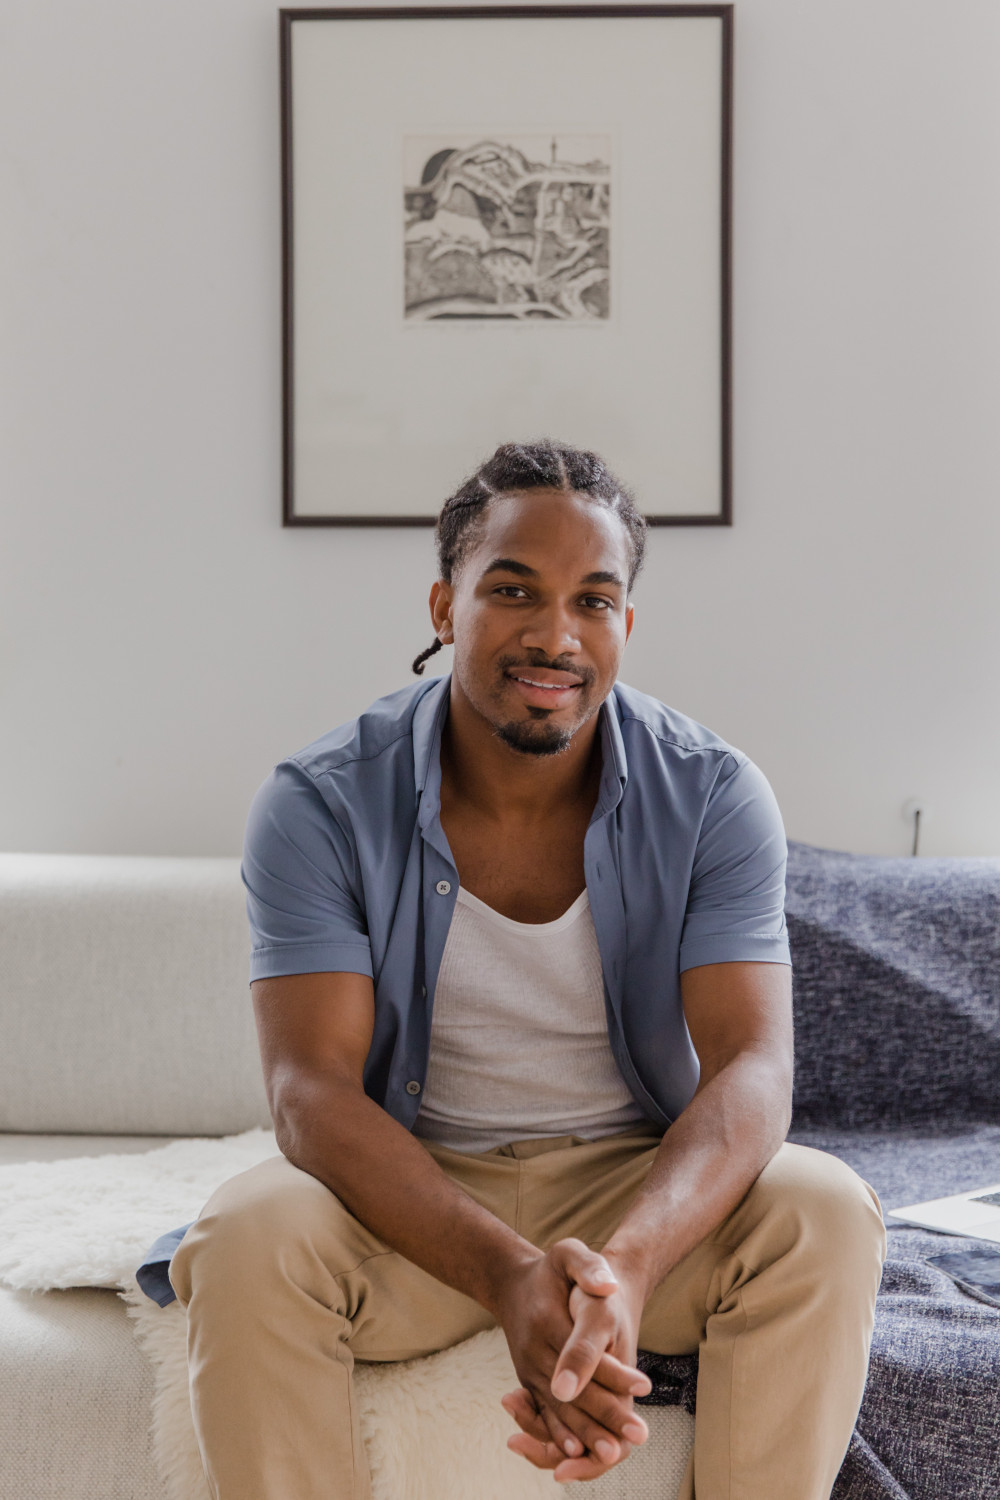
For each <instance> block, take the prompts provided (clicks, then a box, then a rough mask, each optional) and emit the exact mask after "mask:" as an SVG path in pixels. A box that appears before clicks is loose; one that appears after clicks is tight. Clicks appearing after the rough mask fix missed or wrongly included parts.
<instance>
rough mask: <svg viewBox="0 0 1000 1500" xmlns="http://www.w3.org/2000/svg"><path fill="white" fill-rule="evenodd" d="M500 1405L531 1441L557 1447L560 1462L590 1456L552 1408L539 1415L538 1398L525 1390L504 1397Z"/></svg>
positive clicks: (547, 1408)
mask: <svg viewBox="0 0 1000 1500" xmlns="http://www.w3.org/2000/svg"><path fill="white" fill-rule="evenodd" d="M500 1405H501V1406H502V1407H503V1409H504V1411H505V1412H506V1413H507V1414H508V1416H511V1417H513V1418H514V1421H515V1422H516V1423H517V1425H518V1427H520V1429H521V1431H522V1432H526V1433H527V1434H528V1436H529V1437H533V1438H538V1439H539V1440H540V1441H541V1442H543V1443H544V1442H552V1443H554V1444H555V1446H556V1447H557V1448H558V1450H559V1457H560V1458H565V1457H567V1456H568V1457H570V1458H580V1457H582V1455H583V1454H584V1453H585V1452H586V1449H585V1447H584V1445H583V1443H582V1442H581V1441H580V1439H579V1438H578V1437H576V1436H574V1434H573V1433H572V1432H570V1430H569V1428H568V1427H567V1426H566V1424H565V1422H563V1421H562V1420H561V1419H560V1418H559V1416H558V1415H557V1414H556V1413H555V1412H554V1411H553V1410H552V1408H551V1407H546V1408H545V1410H544V1411H543V1412H542V1413H539V1410H538V1407H537V1406H536V1404H535V1399H534V1397H533V1396H532V1394H531V1392H530V1391H529V1390H527V1389H525V1388H524V1387H523V1386H522V1388H521V1389H520V1390H518V1391H511V1392H510V1393H509V1395H506V1396H501V1398H500Z"/></svg>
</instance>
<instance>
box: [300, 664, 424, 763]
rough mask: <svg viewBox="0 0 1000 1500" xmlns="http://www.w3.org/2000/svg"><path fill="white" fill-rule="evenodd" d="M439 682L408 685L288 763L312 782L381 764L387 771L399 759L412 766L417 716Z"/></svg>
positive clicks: (374, 704) (306, 747) (307, 746)
mask: <svg viewBox="0 0 1000 1500" xmlns="http://www.w3.org/2000/svg"><path fill="white" fill-rule="evenodd" d="M440 682H441V678H439V677H432V678H429V679H427V680H426V681H421V682H413V683H408V684H407V685H406V687H402V688H398V689H397V690H396V692H394V693H388V694H386V696H385V697H384V698H378V699H376V701H375V702H374V703H373V704H372V705H371V707H370V708H367V709H365V711H364V713H362V714H359V715H358V717H357V718H356V719H349V720H348V721H347V722H346V723H344V724H338V725H337V727H336V728H335V729H330V730H328V731H327V733H326V734H324V735H321V736H320V738H319V739H317V740H313V741H312V743H311V744H309V745H306V746H305V747H304V748H303V749H301V750H297V751H295V753H294V754H292V755H289V756H286V758H285V764H292V765H295V766H298V767H299V769H300V770H302V771H305V772H306V774H307V775H308V776H311V777H312V778H313V780H319V779H320V778H322V777H324V776H326V775H328V774H331V773H335V772H349V771H350V769H351V768H352V767H357V768H359V769H360V768H364V767H368V768H371V769H375V770H377V769H378V767H379V766H380V765H381V766H384V768H385V769H386V770H387V771H388V770H389V769H390V767H391V766H392V765H393V764H394V763H395V761H396V760H397V759H399V758H403V759H404V760H405V761H407V762H409V764H412V740H413V719H414V715H415V713H416V711H417V709H418V707H419V705H420V703H421V702H422V701H423V699H424V698H425V697H426V696H427V694H428V693H430V692H433V691H434V689H435V688H436V687H437V686H438V685H439V683H440Z"/></svg>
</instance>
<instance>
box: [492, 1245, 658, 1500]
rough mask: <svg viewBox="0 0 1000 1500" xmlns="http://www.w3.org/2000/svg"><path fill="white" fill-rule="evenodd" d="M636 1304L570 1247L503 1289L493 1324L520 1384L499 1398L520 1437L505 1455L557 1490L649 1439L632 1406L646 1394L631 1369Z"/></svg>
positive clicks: (594, 1258) (601, 1261)
mask: <svg viewBox="0 0 1000 1500" xmlns="http://www.w3.org/2000/svg"><path fill="white" fill-rule="evenodd" d="M644 1300H645V1298H644V1293H642V1291H641V1290H640V1289H639V1288H638V1287H637V1286H636V1285H634V1284H633V1283H632V1282H631V1281H630V1280H629V1278H628V1277H627V1276H624V1275H623V1274H622V1273H621V1272H620V1271H615V1270H613V1269H612V1267H611V1265H610V1263H609V1261H608V1260H607V1259H605V1257H604V1256H602V1255H599V1254H598V1253H597V1252H596V1251H593V1250H590V1249H588V1248H587V1246H586V1245H584V1244H583V1242H582V1241H581V1240H575V1239H565V1240H560V1241H559V1242H558V1243H557V1244H555V1245H553V1247H552V1248H551V1250H549V1251H548V1252H547V1253H545V1254H542V1253H541V1252H539V1255H538V1259H537V1260H535V1261H533V1262H532V1263H530V1264H529V1266H528V1267H527V1269H521V1270H520V1271H519V1272H518V1274H517V1275H516V1276H514V1277H512V1278H511V1280H510V1282H509V1284H508V1285H507V1287H506V1288H505V1291H504V1295H503V1298H502V1301H501V1305H500V1309H499V1319H498V1320H499V1322H500V1324H501V1326H502V1327H503V1330H504V1333H505V1334H506V1336H507V1343H508V1346H509V1348H510V1352H511V1357H512V1358H513V1361H514V1368H515V1370H516V1371H517V1375H518V1379H519V1380H520V1381H521V1388H520V1389H519V1390H516V1391H512V1392H510V1393H509V1394H508V1395H506V1396H504V1397H503V1398H502V1403H501V1404H502V1405H503V1408H504V1410H505V1411H506V1412H508V1414H509V1415H510V1416H511V1417H513V1418H514V1421H515V1422H516V1423H517V1425H518V1427H520V1429H521V1431H520V1432H517V1433H515V1434H514V1435H513V1436H512V1437H511V1438H509V1439H508V1442H507V1446H508V1448H510V1449H511V1450H512V1452H514V1453H520V1454H521V1455H522V1456H523V1457H524V1458H526V1459H527V1460H528V1461H529V1463H532V1464H534V1465H535V1467H536V1468H539V1469H551V1470H552V1471H553V1478H554V1479H556V1480H558V1481H559V1482H560V1483H563V1484H567V1483H569V1482H570V1481H571V1480H578V1479H596V1478H597V1477H598V1476H599V1475H601V1474H604V1473H606V1472H607V1470H608V1469H610V1468H613V1467H614V1465H615V1464H617V1463H619V1462H620V1461H621V1460H622V1459H623V1458H626V1457H627V1456H628V1454H629V1453H630V1452H631V1451H632V1448H633V1447H636V1446H638V1445H639V1444H640V1443H644V1442H645V1441H646V1439H647V1437H648V1436H649V1429H648V1428H647V1426H646V1424H645V1422H644V1421H643V1420H642V1418H641V1417H640V1416H639V1415H638V1414H637V1413H636V1412H635V1410H634V1408H633V1405H632V1398H633V1396H646V1395H648V1394H649V1392H650V1390H651V1389H652V1386H651V1382H650V1380H649V1377H648V1376H646V1375H643V1374H642V1372H641V1371H640V1370H638V1369H637V1368H636V1366H635V1357H636V1348H637V1341H638V1335H639V1321H640V1319H641V1317H642V1309H643V1304H644Z"/></svg>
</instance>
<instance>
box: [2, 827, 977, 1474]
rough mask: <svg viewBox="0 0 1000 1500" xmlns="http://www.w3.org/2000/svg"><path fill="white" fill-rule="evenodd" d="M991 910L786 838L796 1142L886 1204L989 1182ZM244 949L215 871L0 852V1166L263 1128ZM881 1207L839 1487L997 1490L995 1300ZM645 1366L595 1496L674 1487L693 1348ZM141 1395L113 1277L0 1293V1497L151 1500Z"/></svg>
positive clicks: (967, 862) (959, 882)
mask: <svg viewBox="0 0 1000 1500" xmlns="http://www.w3.org/2000/svg"><path fill="white" fill-rule="evenodd" d="M998 898H1000V860H982V859H950V860H935V859H917V860H906V859H883V858H874V857H867V856H853V855H847V854H839V853H833V852H830V851H824V850H817V849H812V848H809V847H807V846H803V845H794V844H793V845H792V846H791V848H790V855H789V877H788V897H787V914H788V924H789V932H790V937H791V943H792V951H793V959H794V966H795V1005H796V1052H797V1058H796V1090H795V1111H794V1119H793V1126H792V1131H791V1138H792V1139H793V1140H796V1141H799V1142H802V1143H803V1144H807V1145H812V1146H817V1147H819V1148H821V1149H824V1150H828V1151H832V1152H834V1153H835V1154H837V1155H838V1156H841V1157H842V1158H843V1159H844V1160H845V1161H847V1162H849V1164H850V1165H851V1166H853V1167H854V1168H855V1169H856V1170H857V1171H859V1172H860V1173H861V1174H862V1175H863V1176H864V1177H865V1178H866V1179H867V1180H868V1181H869V1182H871V1183H872V1184H873V1185H874V1186H875V1188H876V1189H877V1190H878V1192H879V1194H880V1196H881V1198H882V1202H883V1206H884V1207H885V1208H887V1209H889V1208H893V1207H896V1206H901V1205H904V1204H908V1203H914V1202H917V1201H920V1200H923V1199H927V1198H931V1197H936V1196H941V1195H943V1194H945V1193H949V1192H953V1191H954V1192H958V1191H961V1190H964V1189H971V1188H975V1187H977V1186H980V1185H984V1184H989V1183H994V1182H997V1181H1000V924H998V921H997V914H998V910H1000V905H998ZM246 945H247V939H246V929H245V920H244V914H243V900H242V890H241V887H240V883H239V875H238V862H237V861H235V860H226V859H223V860H208V859H168V858H148V859H139V858H130V857H114V856H93V857H89V856H55V855H15V854H7V855H0V1164H3V1163H14V1162H28V1161H50V1160H54V1159H57V1158H67V1157H83V1156H93V1155H99V1154H105V1153H136V1152H144V1151H149V1150H150V1149H152V1148H155V1147H160V1146H163V1145H164V1143H165V1142H168V1141H171V1140H177V1139H181V1138H186V1137H221V1136H228V1135H232V1134H235V1133H237V1132H242V1131H247V1130H250V1129H252V1128H253V1127H255V1126H267V1125H268V1124H269V1120H268V1113H267V1106H266V1101H265V1098H264V1090H263V1085H262V1082H261V1077H260V1068H259V1061H258V1057H257V1050H256V1040H255V1036H254V1029H253V1023H252V1015H251V1008H250V1005H249V1002H248V995H247V988H246V977H245V976H246ZM889 1223H890V1228H889V1256H888V1260H887V1264H886V1269H885V1274H884V1277H883V1284H882V1289H881V1291H880V1294H879V1300H878V1308H877V1315H876V1326H875V1336H874V1341H873V1347H872V1362H871V1369H870V1374H869V1380H868V1386H867V1389H866V1393H865V1398H864V1402H863V1404H862V1409H861V1413H860V1416H859V1419H858V1423H857V1428H856V1431H855V1434H854V1437H853V1439H852V1442H851V1446H850V1448H849V1451H848V1454H847V1457H846V1459H845V1463H844V1466H843V1469H842V1471H841V1474H840V1476H839V1478H838V1481H837V1485H836V1487H835V1490H834V1497H835V1500H995V1497H996V1496H997V1495H998V1494H1000V1400H998V1395H997V1392H998V1390H1000V1308H998V1307H996V1306H993V1305H991V1304H989V1303H988V1302H986V1301H980V1300H977V1299H974V1298H973V1297H971V1296H970V1295H969V1294H968V1293H967V1292H965V1291H963V1290H961V1289H960V1288H959V1287H958V1286H957V1285H956V1284H955V1283H954V1282H952V1281H951V1280H950V1279H949V1278H948V1277H947V1276H945V1275H944V1274H943V1273H942V1272H940V1271H939V1270H937V1269H936V1268H935V1267H934V1266H931V1265H929V1264H928V1263H927V1258H928V1257H929V1256H930V1255H933V1254H934V1253H935V1252H939V1251H940V1250H942V1249H952V1248H955V1249H960V1248H962V1247H963V1246H964V1245H966V1244H967V1243H969V1244H971V1243H972V1242H966V1241H963V1240H959V1239H951V1238H949V1239H945V1237H943V1236H939V1235H934V1234H931V1233H930V1232H928V1231H924V1230H918V1229H911V1228H905V1227H902V1226H894V1225H893V1224H892V1221H891V1220H890V1221H889ZM171 1227H172V1224H171V1223H165V1224H164V1225H163V1229H164V1230H168V1229H170V1228H171ZM817 1358H822V1351H821V1350H817ZM641 1359H642V1362H643V1365H644V1367H645V1368H646V1369H647V1371H648V1373H649V1374H650V1376H651V1379H652V1381H653V1392H652V1394H651V1396H650V1397H649V1398H648V1399H647V1401H646V1403H645V1405H646V1406H647V1408H648V1409H647V1410H646V1411H645V1415H646V1417H647V1419H648V1420H649V1423H650V1429H651V1439H650V1442H649V1443H648V1444H647V1445H646V1448H645V1449H644V1450H639V1451H637V1453H636V1454H634V1455H633V1457H632V1458H630V1459H629V1460H628V1462H627V1463H626V1464H624V1465H622V1466H620V1468H619V1469H617V1470H615V1471H613V1473H612V1474H609V1475H608V1476H606V1478H605V1479H603V1480H601V1481H599V1482H598V1483H597V1484H594V1485H591V1486H588V1490H587V1493H588V1495H589V1496H591V1497H593V1500H602V1497H603V1500H624V1497H625V1496H628V1497H629V1500H640V1497H645V1496H647V1495H648V1496H649V1497H653V1496H658V1497H660V1500H674V1495H675V1494H676V1475H677V1473H678V1465H680V1466H681V1467H682V1466H683V1459H684V1454H685V1449H686V1447H687V1446H689V1445H690V1436H691V1422H690V1414H692V1413H693V1412H694V1410H695V1394H696V1378H697V1360H696V1358H670V1359H668V1358H662V1357H659V1356H653V1355H649V1354H644V1355H642V1356H641ZM152 1400H153V1377H152V1372H151V1370H150V1368H149V1365H148V1362H147V1360H146V1358H145V1355H144V1353H143V1351H142V1349H141V1348H140V1347H139V1346H138V1344H137V1342H136V1340H135V1338H134V1337H133V1331H132V1329H131V1327H130V1326H129V1319H128V1315H127V1310H126V1307H125V1306H124V1304H123V1301H122V1300H121V1299H120V1298H119V1297H118V1296H116V1295H115V1293H114V1291H112V1290H108V1289H103V1288H98V1287H91V1286H86V1287H82V1286H78V1287H72V1288H68V1289H64V1290H59V1291H48V1292H25V1291H12V1290H9V1289H7V1288H4V1287H0V1500H166V1495H167V1490H166V1489H165V1487H164V1481H163V1478H162V1477H161V1475H160V1474H159V1473H158V1472H157V1467H156V1463H155V1461H154V1452H153V1445H152V1438H151V1403H152ZM582 1488H583V1487H582V1486H571V1487H570V1489H571V1490H573V1491H577V1490H579V1491H581V1492H582ZM469 1500H475V1497H473V1496H470V1497H469ZM761 1500H767V1497H761Z"/></svg>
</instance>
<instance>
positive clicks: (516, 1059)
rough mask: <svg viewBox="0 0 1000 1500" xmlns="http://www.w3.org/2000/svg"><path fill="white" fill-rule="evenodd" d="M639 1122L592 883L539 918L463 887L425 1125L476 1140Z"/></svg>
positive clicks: (602, 1129) (477, 1144)
mask: <svg viewBox="0 0 1000 1500" xmlns="http://www.w3.org/2000/svg"><path fill="white" fill-rule="evenodd" d="M640 1122H646V1116H645V1115H644V1114H643V1112H642V1110H641V1109H640V1108H639V1106H638V1104H637V1103H636V1101H635V1099H634V1098H633V1096H632V1094H631V1092H630V1090H629V1088H628V1086H627V1084H626V1083H625V1080H624V1079H623V1078H622V1076H621V1073H620V1072H619V1071H618V1066H617V1064H616V1062H615V1060H614V1056H613V1054H612V1051H611V1045H610V1042H609V1041H608V1022H607V1015H606V1012H605V1008H604V978H603V974H602V971H601V955H600V951H599V949H598V946H597V934H596V932H595V931H594V919H593V917H592V916H591V913H590V902H589V900H588V897H587V892H586V891H584V892H583V893H582V895H580V896H579V897H578V898H577V899H576V901H574V902H573V905H572V906H571V907H570V908H569V910H568V911H566V912H563V914H562V916H561V917H558V918H557V919H556V920H555V921H554V922H538V923H535V922H514V921H512V920H511V918H510V917H504V916H501V914H500V913H499V912H497V911H494V910H493V908H492V907H491V906H487V905H486V903H485V902H484V901H480V900H479V898H478V897H476V896H473V895H471V894H470V892H469V891H465V890H462V889H461V888H460V889H459V892H458V899H457V901H456V903H455V910H454V913H453V915H452V919H451V927H450V928H449V930H448V940H447V942H446V943H445V949H444V954H443V956H442V959H441V969H440V972H439V974H438V982H437V988H436V990H435V994H434V1010H433V1015H432V1018H431V1039H430V1055H429V1059H428V1067H427V1079H426V1082H425V1084H424V1090H423V1097H422V1100H421V1105H420V1112H419V1114H418V1115H417V1119H416V1123H415V1125H414V1134H415V1135H418V1136H421V1137H422V1138H423V1139H424V1140H428V1141H433V1142H434V1143H435V1144H437V1145H441V1146H450V1147H452V1149H453V1150H455V1151H473V1152H474V1151H489V1150H491V1149H492V1148H493V1147H494V1146H502V1145H506V1144H507V1142H509V1141H523V1140H530V1139H532V1138H533V1137H536V1136H549V1135H578V1136H583V1137H585V1138H586V1139H587V1140H597V1139H599V1138H600V1137H601V1136H605V1135H613V1134H614V1133H615V1132H616V1131H622V1130H626V1129H628V1127H629V1126H630V1125H635V1124H639V1123H640Z"/></svg>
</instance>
